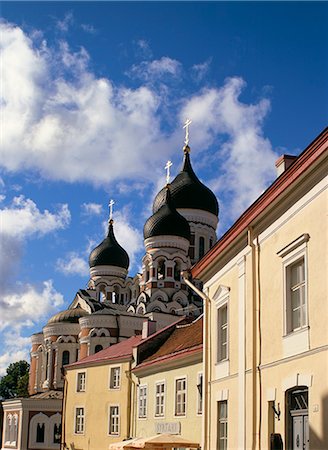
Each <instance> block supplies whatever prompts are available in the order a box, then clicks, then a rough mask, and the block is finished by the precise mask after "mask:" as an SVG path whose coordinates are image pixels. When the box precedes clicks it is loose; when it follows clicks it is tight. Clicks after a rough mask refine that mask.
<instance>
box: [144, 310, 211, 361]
mask: <svg viewBox="0 0 328 450" xmlns="http://www.w3.org/2000/svg"><path fill="white" fill-rule="evenodd" d="M202 344H203V317H200V318H199V319H197V320H195V321H194V322H192V323H191V324H186V325H176V328H175V330H174V331H173V333H172V334H171V335H170V336H169V338H168V339H167V340H166V341H165V342H164V343H163V345H161V347H160V348H159V349H158V350H157V351H156V352H155V353H154V354H153V355H151V356H149V357H148V358H146V359H145V360H144V361H143V362H142V363H141V364H140V365H139V366H141V365H143V364H145V365H148V363H149V362H150V361H155V360H158V361H160V360H163V359H167V358H168V357H174V356H176V355H181V356H182V354H185V353H187V352H188V351H190V350H192V349H194V350H199V351H201V349H202ZM137 367H138V366H137Z"/></svg>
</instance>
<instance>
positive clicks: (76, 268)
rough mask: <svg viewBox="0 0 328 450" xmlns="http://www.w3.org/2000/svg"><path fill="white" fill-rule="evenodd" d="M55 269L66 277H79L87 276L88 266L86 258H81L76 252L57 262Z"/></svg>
mask: <svg viewBox="0 0 328 450" xmlns="http://www.w3.org/2000/svg"><path fill="white" fill-rule="evenodd" d="M56 269H57V270H58V271H59V272H61V273H63V274H64V275H66V276H70V275H80V276H82V277H83V276H88V274H89V265H88V263H87V258H86V257H83V256H82V257H81V256H80V255H79V254H78V253H76V252H70V253H69V254H67V255H66V257H65V258H60V259H58V260H57V263H56Z"/></svg>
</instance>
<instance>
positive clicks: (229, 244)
mask: <svg viewBox="0 0 328 450" xmlns="http://www.w3.org/2000/svg"><path fill="white" fill-rule="evenodd" d="M277 166H278V167H277V168H278V170H279V172H278V173H279V176H278V178H277V179H276V181H275V182H274V183H273V184H272V185H271V186H270V187H269V188H268V189H267V190H266V191H265V192H264V193H263V194H262V196H261V197H260V198H259V199H258V200H257V201H255V203H254V204H253V205H251V206H250V207H249V208H248V209H247V210H246V211H245V213H244V214H243V215H242V216H241V217H240V219H238V220H237V222H236V223H235V224H234V225H233V226H232V227H231V229H230V230H228V232H227V233H226V234H225V235H224V236H223V237H222V238H221V239H220V240H219V241H218V242H217V243H216V245H215V246H214V247H213V249H212V250H211V251H210V252H209V253H208V254H207V255H206V256H205V258H203V259H202V260H201V261H200V262H199V263H198V264H196V265H195V266H194V267H193V268H192V271H191V272H192V275H193V277H195V278H200V279H201V280H202V281H203V282H204V288H203V292H204V294H203V297H204V301H205V303H206V306H207V307H206V312H205V315H206V317H205V323H206V324H205V336H206V343H205V344H204V345H206V346H207V348H208V351H207V353H206V354H204V359H205V371H206V372H207V375H206V376H207V378H206V382H207V387H206V389H205V392H206V394H207V400H206V404H207V409H206V418H205V420H204V424H205V436H206V439H205V446H204V448H205V449H208V450H209V449H210V450H213V449H241V448H252V449H270V448H282V445H283V448H284V449H288V450H299V449H304V450H309V449H311V450H324V449H327V448H328V378H327V373H328V327H327V317H328V303H327V298H328V284H327V263H328V233H327V214H328V129H326V130H324V131H323V132H322V133H321V134H320V135H319V136H318V137H317V138H316V139H315V141H313V142H312V143H311V144H310V145H309V146H308V147H307V148H306V149H305V150H304V152H303V153H301V154H300V156H299V157H297V158H295V157H283V158H281V159H280V160H278V162H277Z"/></svg>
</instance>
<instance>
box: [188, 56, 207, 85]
mask: <svg viewBox="0 0 328 450" xmlns="http://www.w3.org/2000/svg"><path fill="white" fill-rule="evenodd" d="M210 65H211V59H208V60H206V61H204V62H203V63H200V64H194V65H193V66H192V68H191V73H192V76H193V78H194V80H195V81H197V82H200V81H202V80H203V79H204V77H205V76H206V75H207V73H208V71H209V68H210Z"/></svg>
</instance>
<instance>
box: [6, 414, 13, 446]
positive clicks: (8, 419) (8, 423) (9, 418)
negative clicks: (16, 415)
mask: <svg viewBox="0 0 328 450" xmlns="http://www.w3.org/2000/svg"><path fill="white" fill-rule="evenodd" d="M11 424H12V415H11V414H7V416H6V430H5V442H10V438H11V436H10V431H11Z"/></svg>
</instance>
